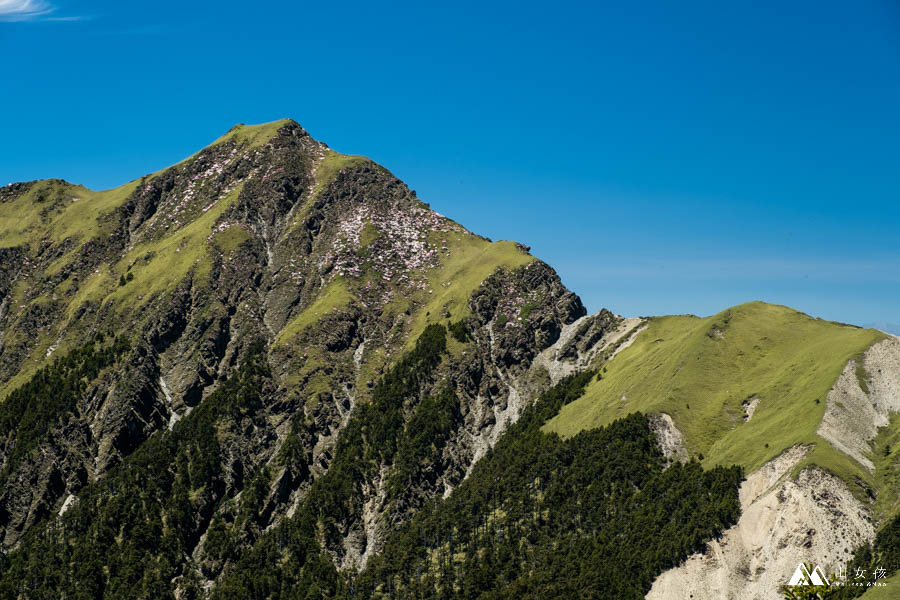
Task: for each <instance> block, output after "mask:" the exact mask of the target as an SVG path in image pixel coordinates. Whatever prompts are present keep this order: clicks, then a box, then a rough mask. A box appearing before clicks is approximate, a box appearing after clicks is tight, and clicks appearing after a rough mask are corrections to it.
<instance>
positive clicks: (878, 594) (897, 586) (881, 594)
mask: <svg viewBox="0 0 900 600" xmlns="http://www.w3.org/2000/svg"><path fill="white" fill-rule="evenodd" d="M869 575H870V576H871V574H869ZM882 582H883V583H884V586H879V587H873V588H870V589H868V590H866V593H865V594H863V595H862V596H860V599H861V600H897V596H900V573H895V574H894V575H892V576H890V577H888V578H887V579H883V580H880V581H879V583H882Z"/></svg>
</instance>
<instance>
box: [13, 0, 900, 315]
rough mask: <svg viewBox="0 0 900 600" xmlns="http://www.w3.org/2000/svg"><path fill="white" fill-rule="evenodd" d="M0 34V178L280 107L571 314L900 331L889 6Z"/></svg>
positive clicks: (107, 158) (82, 168)
mask: <svg viewBox="0 0 900 600" xmlns="http://www.w3.org/2000/svg"><path fill="white" fill-rule="evenodd" d="M625 4H628V5H629V6H623V5H625ZM0 20H2V22H0V57H2V60H0V76H2V80H3V82H4V85H3V91H2V93H0V132H2V133H0V136H2V137H0V142H2V143H0V183H3V184H5V183H6V182H8V181H19V180H28V179H36V178H44V177H62V178H65V179H67V180H70V181H73V182H76V183H82V184H85V185H87V186H89V187H91V188H94V189H100V188H106V187H112V186H116V185H119V184H121V183H124V182H125V181H127V180H130V179H133V178H135V177H138V176H140V175H142V174H145V173H148V172H151V171H155V170H157V169H159V168H161V167H164V166H166V165H169V164H172V163H174V162H177V161H178V160H180V159H181V158H183V157H184V156H187V155H188V154H190V153H192V152H194V151H195V150H197V149H198V148H200V147H202V146H204V145H206V144H208V143H209V142H211V141H212V140H214V139H215V138H216V137H218V136H219V135H221V134H222V133H224V132H225V131H226V130H227V129H228V128H229V127H231V126H232V125H233V124H235V123H237V122H244V123H257V122H263V121H270V120H274V119H278V118H282V117H291V118H294V119H295V120H297V121H299V122H300V123H301V124H302V125H303V126H304V127H306V128H307V129H308V130H309V131H310V133H312V134H313V136H315V137H317V138H318V139H321V140H322V141H325V142H326V143H328V144H329V145H330V146H331V147H332V148H334V149H336V150H338V151H340V152H345V153H350V154H365V155H367V156H370V157H371V158H373V159H375V160H377V161H378V162H380V163H381V164H383V165H385V166H386V167H388V168H389V169H390V170H391V171H393V172H394V173H395V174H396V175H398V176H399V177H401V178H402V179H404V180H405V181H406V182H407V183H408V184H409V185H410V187H412V188H413V189H415V190H417V192H418V195H419V197H421V198H422V199H423V200H425V201H427V202H430V204H431V205H432V207H433V208H435V209H436V210H438V211H439V212H441V213H443V214H446V215H448V216H450V217H453V218H454V219H456V220H458V221H460V222H461V223H463V224H464V225H466V226H467V227H468V228H470V229H472V230H473V231H476V232H478V233H481V234H483V235H487V236H489V237H491V238H493V239H516V240H518V241H521V242H523V243H525V244H528V245H530V246H531V247H532V252H533V253H534V254H535V255H537V256H538V257H540V258H542V259H544V260H546V261H547V262H549V263H550V264H551V265H553V266H554V267H556V269H557V270H558V271H559V272H560V275H561V276H562V278H563V281H564V282H565V283H566V284H567V285H568V286H569V287H570V288H571V289H573V290H574V291H576V292H577V293H579V294H580V295H581V296H582V298H583V299H584V301H585V303H586V304H587V306H588V308H589V309H590V310H598V309H599V308H601V307H604V306H605V307H609V308H610V309H612V310H614V311H616V312H619V313H622V314H626V315H647V314H667V313H685V312H691V313H695V314H704V315H705V314H711V313H714V312H717V311H719V310H721V309H723V308H725V307H727V306H730V305H733V304H737V303H740V302H744V301H748V300H753V299H761V300H766V301H769V302H776V303H780V304H788V305H791V306H794V307H796V308H798V309H800V310H803V311H805V312H808V313H810V314H813V315H815V316H821V317H823V318H827V319H835V320H841V321H847V322H853V323H868V322H894V323H898V322H900V236H898V229H900V4H898V3H897V2H896V0H881V1H865V0H860V1H857V2H827V1H824V2H823V1H816V2H802V1H798V2H789V3H785V2H758V1H757V2H712V1H711V2H679V3H674V2H635V3H622V2H609V3H604V2H599V3H597V2H590V3H588V2H584V3H574V2H566V1H557V2H553V3H546V2H542V3H529V2H515V3H511V2H510V3H506V2H484V1H483V0H482V1H480V2H472V3H469V2H464V1H463V2H452V3H424V2H410V3H403V2H392V3H390V4H389V6H388V5H385V6H379V5H377V3H374V2H371V1H369V2H361V3H356V2H351V1H345V2H341V3H326V2H314V3H307V2H273V1H257V2H228V1H218V2H208V1H198V2H190V3H183V2H175V1H169V0H161V1H157V2H152V3H150V2H110V1H99V0H96V1H83V2H76V1H64V0H59V1H58V2H40V1H37V0H30V1H27V0H0Z"/></svg>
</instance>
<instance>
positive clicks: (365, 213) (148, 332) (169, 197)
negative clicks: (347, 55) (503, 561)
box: [0, 121, 618, 585]
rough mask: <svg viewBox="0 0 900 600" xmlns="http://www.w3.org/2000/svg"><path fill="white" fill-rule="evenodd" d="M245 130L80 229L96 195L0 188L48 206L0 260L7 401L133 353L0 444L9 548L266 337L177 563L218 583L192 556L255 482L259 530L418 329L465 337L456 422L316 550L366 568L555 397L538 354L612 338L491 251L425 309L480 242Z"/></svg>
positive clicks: (201, 552) (284, 133) (187, 407)
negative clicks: (107, 350)
mask: <svg viewBox="0 0 900 600" xmlns="http://www.w3.org/2000/svg"><path fill="white" fill-rule="evenodd" d="M252 129H253V128H247V130H244V129H241V128H237V129H235V130H234V132H233V134H230V135H228V136H225V137H224V138H223V139H222V140H220V141H219V142H218V143H216V144H215V145H213V146H210V147H209V148H207V149H205V150H203V151H201V152H200V153H198V154H197V155H195V156H193V157H191V158H190V159H188V160H187V161H185V162H183V163H181V164H179V165H176V166H175V167H172V168H170V169H167V170H165V171H163V172H161V173H159V174H156V175H151V176H147V177H144V178H142V179H140V180H138V181H136V182H133V183H132V184H129V186H125V187H123V188H121V191H114V192H115V193H119V194H120V196H121V197H118V196H116V195H115V194H113V193H107V194H108V195H107V196H101V197H100V198H101V199H102V200H103V201H104V202H107V204H105V205H104V207H103V209H102V210H101V209H96V211H94V210H93V209H92V211H91V214H89V215H88V217H87V220H86V221H85V224H84V231H78V230H77V228H76V229H72V230H70V229H66V228H64V227H63V226H62V225H60V224H59V223H62V222H63V220H65V219H68V220H69V221H71V220H72V219H73V217H71V215H70V213H69V212H67V211H71V210H77V209H78V208H79V207H80V206H81V205H79V204H78V203H79V202H80V203H85V202H89V201H90V202H98V200H97V199H96V198H97V197H98V196H96V195H92V194H95V193H93V192H90V191H88V190H84V188H80V187H77V186H72V185H70V184H67V183H65V182H62V181H51V182H31V183H28V184H16V185H14V186H7V187H6V188H2V190H0V202H10V203H15V202H34V203H41V204H42V205H43V206H44V209H43V210H44V211H45V214H46V218H45V219H44V221H42V222H41V223H43V225H41V224H37V225H35V226H34V227H35V228H39V227H46V230H44V233H43V234H42V237H41V241H40V243H32V244H30V245H29V244H21V245H17V246H15V247H11V248H4V249H2V250H0V259H2V260H0V294H2V298H3V299H2V303H0V385H5V386H6V387H3V388H0V391H2V392H3V393H6V394H8V393H9V392H10V391H11V390H12V389H14V388H15V387H16V386H17V385H20V384H21V383H22V382H23V381H22V379H21V378H22V377H23V376H24V377H25V378H26V379H25V380H27V378H28V377H30V376H31V374H32V373H34V372H35V371H36V369H37V368H38V367H40V366H41V365H45V364H48V362H49V361H50V360H52V359H50V358H49V357H51V356H54V357H55V356H65V355H66V353H67V352H69V351H71V350H72V349H74V348H77V347H79V346H80V345H82V344H85V343H87V342H89V341H90V340H91V339H93V338H94V336H95V335H96V334H98V333H102V334H106V335H107V336H110V335H123V336H126V337H127V338H128V339H129V350H128V351H127V352H126V353H125V354H124V355H123V356H122V357H121V358H119V359H117V360H116V361H115V362H114V364H113V365H112V366H110V367H107V368H104V369H103V370H102V371H101V372H100V373H99V375H98V376H97V377H96V378H95V379H94V380H93V381H91V382H89V385H88V387H87V391H86V392H85V393H83V394H82V395H81V396H80V397H79V398H78V399H77V406H76V408H75V409H73V410H66V411H62V412H60V413H59V414H58V415H57V417H56V418H57V419H58V422H56V423H54V424H53V425H52V426H51V427H50V428H49V430H48V432H47V434H46V435H44V436H43V437H41V438H40V439H39V440H38V442H37V445H36V447H35V449H34V450H33V451H31V452H29V453H27V455H26V456H25V457H24V458H23V459H22V460H21V461H18V462H16V463H15V464H12V463H10V464H7V458H8V457H9V456H10V453H11V452H13V451H14V448H15V447H16V444H17V439H18V438H17V432H16V430H15V429H14V428H13V429H11V430H9V431H2V432H0V438H2V439H0V468H3V469H5V472H4V474H3V476H4V477H5V481H6V483H5V485H4V486H3V489H2V490H0V542H2V545H3V546H4V547H5V548H11V547H14V546H15V545H16V544H17V543H18V541H19V540H20V539H21V538H22V536H23V535H24V534H25V533H27V532H28V531H29V530H30V529H31V528H33V527H35V526H39V525H40V524H42V523H45V522H47V521H48V520H49V519H53V518H56V515H59V514H63V513H65V512H66V511H67V510H69V509H70V508H71V507H72V506H73V505H75V504H77V503H78V496H79V492H80V491H82V489H83V488H84V487H85V486H86V485H90V484H91V483H92V482H95V481H97V480H100V479H102V478H103V477H104V475H105V474H106V473H107V472H108V471H109V469H111V468H113V467H115V466H116V465H118V464H120V463H121V462H122V461H123V459H125V458H126V457H128V456H129V455H131V454H132V453H133V452H134V451H135V450H136V449H137V448H139V447H141V445H142V444H144V443H146V441H147V440H148V439H149V438H150V437H151V436H161V435H167V434H168V433H170V432H171V431H172V429H173V427H175V426H176V424H177V423H178V422H179V421H180V420H181V419H184V418H185V417H186V416H187V415H189V414H190V413H191V411H193V410H195V409H196V408H197V407H199V406H201V405H202V404H203V402H204V399H205V398H207V397H208V396H209V394H210V393H212V391H213V390H215V389H217V387H218V386H219V385H220V383H221V382H222V380H223V379H224V378H226V377H227V376H228V375H229V374H230V373H232V372H234V371H235V369H236V367H237V366H238V365H240V364H241V363H242V361H244V360H245V358H244V357H245V356H246V355H247V353H248V349H249V348H251V346H253V345H254V344H256V343H261V344H262V345H263V347H264V348H265V349H266V352H265V353H266V356H267V357H268V364H269V367H270V369H271V372H272V376H273V377H272V380H271V385H268V384H267V386H266V387H265V389H264V390H263V391H262V396H263V401H262V406H261V408H260V409H259V411H258V413H257V414H256V415H255V416H254V417H253V418H252V419H245V420H244V422H242V423H241V424H240V425H239V426H234V427H232V428H230V429H228V430H224V431H222V432H220V440H219V443H220V446H221V453H222V456H220V457H219V460H220V461H221V463H222V465H223V475H222V480H221V483H220V484H217V485H216V487H215V488H214V489H206V490H205V491H203V492H202V493H200V492H197V493H198V494H200V495H199V496H198V497H197V498H196V499H195V500H196V502H195V505H196V511H197V512H196V514H195V515H193V516H192V519H193V521H192V522H193V526H192V527H196V528H197V530H198V535H197V539H196V546H195V548H194V551H193V556H192V559H193V560H194V561H195V562H196V563H197V564H200V565H202V574H203V576H204V577H205V578H207V585H211V584H213V583H214V581H215V578H216V577H217V576H218V574H219V573H220V572H221V569H222V568H223V566H224V563H223V561H222V560H219V559H211V558H207V557H206V554H205V553H206V550H205V540H206V532H205V528H206V527H208V526H209V523H211V522H212V521H213V520H214V519H215V518H217V517H222V518H224V519H226V520H229V522H231V520H234V518H235V517H236V515H239V514H240V513H241V510H242V509H241V507H242V504H243V503H244V502H245V500H244V499H245V497H246V496H247V494H245V491H246V489H247V486H248V485H249V482H250V481H251V480H253V477H254V476H255V475H254V474H256V473H259V472H260V471H261V469H262V468H263V467H265V466H268V468H269V470H270V472H271V477H270V478H269V480H268V482H267V483H266V487H267V489H266V490H265V492H264V493H262V497H263V500H262V509H261V510H260V514H261V515H262V516H261V517H260V519H261V521H260V522H259V523H256V524H254V525H253V527H255V528H256V529H255V530H258V531H261V530H264V529H265V528H267V527H270V526H271V525H272V524H275V523H277V522H279V521H280V520H281V519H283V518H285V517H287V516H290V515H291V514H292V512H293V511H294V510H295V509H296V507H297V505H298V503H299V502H300V501H301V500H302V498H303V497H304V495H305V493H306V491H307V490H308V489H309V487H310V485H311V483H312V482H313V481H314V480H315V479H316V478H317V477H318V476H320V475H321V474H322V473H324V472H326V471H327V470H328V469H329V467H330V465H331V461H332V459H333V455H334V452H333V450H334V444H335V442H336V440H337V438H338V436H339V434H340V432H341V431H342V429H343V428H344V427H345V426H346V424H347V422H348V419H349V417H350V415H351V414H352V413H353V411H354V409H355V408H356V407H357V406H358V405H359V404H360V403H363V402H367V401H368V398H369V396H370V394H371V390H372V386H373V384H374V382H375V381H376V380H377V379H378V377H379V376H380V374H382V373H383V372H384V371H385V370H386V369H387V368H388V367H389V366H390V365H391V364H392V363H393V362H394V361H395V360H397V358H399V356H400V355H401V354H402V352H403V351H404V350H405V349H408V348H409V347H410V345H411V344H412V343H413V342H414V339H412V338H411V336H413V335H414V334H416V332H417V331H420V330H421V327H422V323H426V322H439V321H442V320H443V322H444V323H445V324H449V323H450V322H451V320H452V321H458V322H460V323H462V324H463V326H464V327H465V329H466V330H467V331H468V332H469V334H468V335H469V339H468V341H467V342H466V343H465V344H463V345H462V346H463V349H462V350H457V351H455V352H454V353H450V354H448V355H447V357H446V359H445V361H444V363H443V364H442V366H441V371H440V375H439V377H438V380H439V381H440V382H441V385H448V386H449V387H450V388H451V389H452V390H453V392H454V393H455V394H456V397H457V398H458V400H459V410H458V421H457V423H456V424H455V429H454V430H453V432H452V435H451V436H450V439H449V440H448V441H447V443H446V445H445V446H444V448H443V450H442V453H441V456H440V457H439V458H438V460H436V461H435V462H434V464H432V465H430V466H428V468H427V469H424V470H422V471H421V472H420V473H419V474H418V475H417V478H416V480H415V481H414V482H413V484H412V485H410V486H409V487H408V488H407V489H405V490H404V491H403V493H402V494H401V495H400V497H397V498H392V499H391V500H390V502H388V499H387V497H386V491H385V481H386V478H387V477H388V476H389V473H388V472H384V473H382V474H381V476H379V477H378V478H376V480H375V481H374V482H373V484H372V485H368V484H367V486H366V489H365V490H364V510H363V516H362V518H361V519H360V520H352V521H348V522H347V523H344V524H343V525H342V527H343V531H344V537H343V540H342V541H341V542H340V543H339V544H336V545H332V546H329V547H328V550H329V552H331V553H332V555H333V557H334V560H335V562H336V564H338V565H341V566H343V567H360V566H361V565H363V564H364V563H365V561H366V560H367V559H368V557H370V556H371V555H372V554H373V553H374V552H376V551H377V550H378V548H379V547H380V544H381V542H382V540H383V537H384V534H385V533H386V532H387V531H388V529H389V528H390V527H392V526H394V525H396V524H397V523H400V522H403V521H404V520H406V519H408V518H409V516H410V515H411V514H413V513H414V511H415V510H417V509H418V508H419V507H420V506H421V505H422V504H423V503H424V502H425V501H427V500H428V499H429V498H432V497H434V496H435V495H438V494H446V493H448V492H449V490H451V489H452V488H453V487H454V486H456V485H458V484H459V483H460V481H462V479H463V478H464V477H465V475H466V473H467V472H468V470H469V469H470V468H471V466H472V464H473V462H474V461H475V460H477V459H478V458H479V457H480V456H481V455H482V454H483V453H484V452H485V451H486V450H487V449H488V448H489V447H490V446H491V444H493V443H494V442H495V441H496V439H497V438H498V437H499V436H500V434H501V433H502V432H503V431H504V429H505V428H506V426H507V425H508V424H509V423H511V422H513V421H515V420H516V419H517V418H518V416H519V414H520V413H521V410H522V409H523V408H524V407H525V406H526V405H527V404H528V403H529V402H530V401H531V400H532V399H533V398H534V397H535V394H536V393H538V392H540V391H542V390H543V389H545V387H546V386H548V385H549V384H550V380H551V378H550V377H549V375H548V373H547V370H546V368H545V367H543V366H541V365H538V364H536V362H535V359H536V357H538V356H539V355H541V353H542V352H544V351H545V350H547V349H548V348H551V347H553V348H555V350H554V352H556V354H558V356H555V358H554V360H555V364H557V366H560V365H564V366H563V367H561V368H564V369H567V370H569V371H571V370H574V369H575V368H576V367H583V366H584V365H585V364H586V361H587V358H588V355H589V354H590V352H591V351H592V350H593V349H594V348H595V347H596V346H598V343H599V342H600V340H602V339H604V336H608V334H610V333H611V332H612V331H613V330H615V328H616V327H617V325H618V320H617V319H616V318H615V317H613V316H612V315H611V314H609V313H608V312H603V313H601V314H599V315H595V316H593V317H585V316H584V315H585V309H584V306H583V305H582V304H581V301H580V300H579V298H578V297H577V296H576V295H574V294H573V293H571V292H570V291H568V290H567V289H566V288H565V287H564V286H563V285H562V283H561V282H560V280H559V277H558V276H557V275H556V273H555V272H554V271H553V270H552V269H551V268H550V267H549V266H547V265H546V264H544V263H542V262H540V261H537V260H534V259H532V258H531V257H529V256H527V254H526V250H525V248H524V247H518V248H517V249H515V248H513V249H512V250H511V251H504V252H505V254H504V253H501V252H499V251H498V252H497V255H498V257H501V258H498V260H497V263H496V265H493V266H492V268H490V269H488V270H487V271H486V272H485V275H486V276H484V277H482V278H481V279H477V280H475V281H474V283H472V284H468V285H470V286H471V287H470V288H468V289H464V290H461V292H460V293H461V298H462V302H461V303H459V302H457V303H456V304H453V303H452V302H454V301H455V300H454V301H448V304H445V305H442V306H437V307H435V306H434V303H433V302H432V298H434V297H436V294H435V293H434V292H435V288H436V287H437V284H436V283H435V281H436V280H435V277H436V275H435V274H438V273H441V272H442V271H441V269H443V268H444V265H446V264H448V263H449V262H450V261H452V260H453V259H454V258H455V256H456V254H457V253H461V252H466V251H468V250H467V249H468V248H471V247H473V246H477V247H478V248H482V249H487V250H490V248H491V247H492V245H491V244H490V243H489V242H487V241H485V240H483V239H482V238H478V237H477V236H474V235H472V234H470V233H469V232H468V231H466V230H465V229H464V228H462V227H461V226H459V225H458V224H456V223H454V222H452V221H450V220H449V219H446V218H444V217H442V216H440V215H438V214H437V213H434V212H433V211H431V210H430V209H429V208H428V207H427V206H426V205H424V204H423V203H422V202H420V201H419V200H418V199H417V198H416V197H415V194H414V193H413V192H411V191H410V190H409V189H408V188H407V187H406V186H405V185H404V184H403V183H402V182H400V181H399V180H398V179H397V178H395V177H394V176H393V175H391V174H390V173H389V172H388V171H386V170H385V169H383V168H382V167H380V166H378V165H376V164H374V163H372V162H371V161H368V160H366V159H362V158H356V157H341V156H340V155H336V154H335V153H333V152H331V151H330V150H328V148H327V146H325V145H324V144H322V143H320V142H317V141H315V140H313V139H312V138H311V137H310V136H309V135H308V134H307V133H306V132H305V131H304V130H303V129H302V128H301V127H300V126H299V125H297V124H296V123H293V122H290V121H287V122H284V123H283V124H281V125H280V127H278V128H275V129H273V130H272V132H271V135H268V136H267V137H265V138H264V139H260V138H259V135H258V134H257V133H255V131H256V130H253V131H249V130H252ZM247 131H249V133H246V134H245V133H243V132H247ZM92 198H93V199H92ZM110 198H113V200H110ZM116 198H118V199H116ZM73 207H74V208H73ZM36 230H37V229H36ZM480 251H481V250H479V252H480ZM504 261H505V262H504ZM456 268H458V267H456ZM462 274H464V271H459V272H457V271H454V273H453V277H450V276H449V275H448V276H447V277H446V279H447V283H446V284H445V283H441V285H447V286H449V285H451V282H450V280H453V282H456V281H458V280H466V279H465V278H464V277H462V276H461V275H462ZM132 279H133V280H132ZM443 279H445V277H444V276H441V280H443ZM453 285H459V284H456V283H453ZM430 302H431V304H429V303H430ZM451 312H453V313H455V314H453V315H452V316H450V313H451ZM576 321H577V322H578V323H579V324H580V325H579V326H578V328H577V331H576V330H575V329H573V327H572V324H573V323H575V322H576ZM563 334H565V335H564V337H565V339H564V340H563V342H564V343H560V342H561V336H563ZM554 345H555V346H554ZM591 356H592V355H591ZM19 373H21V374H22V375H20V376H19V377H20V379H19V380H16V381H13V380H12V378H13V376H15V375H17V374H19ZM297 423H300V424H302V427H299V428H298V427H297V425H296V424H297ZM289 437H290V438H291V444H294V446H292V449H291V452H294V453H295V455H296V456H301V457H303V458H302V460H294V461H292V462H291V463H290V464H289V465H287V466H285V465H283V464H282V463H281V462H280V461H279V460H278V456H279V453H280V452H282V449H283V446H284V444H285V442H286V440H287V439H288V438H289ZM257 496H258V494H257ZM248 535H249V534H248Z"/></svg>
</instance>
